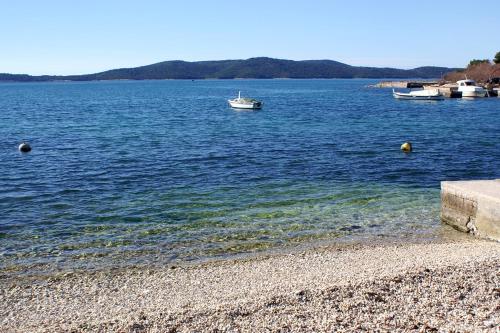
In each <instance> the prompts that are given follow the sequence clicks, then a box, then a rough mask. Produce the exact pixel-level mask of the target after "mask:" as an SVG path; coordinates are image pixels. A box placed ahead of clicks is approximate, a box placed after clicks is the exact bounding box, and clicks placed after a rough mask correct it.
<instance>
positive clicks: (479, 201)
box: [441, 179, 500, 241]
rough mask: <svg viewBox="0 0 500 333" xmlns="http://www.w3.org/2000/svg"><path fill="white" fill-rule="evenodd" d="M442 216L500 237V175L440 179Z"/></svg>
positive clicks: (461, 227) (470, 229)
mask: <svg viewBox="0 0 500 333" xmlns="http://www.w3.org/2000/svg"><path fill="white" fill-rule="evenodd" d="M441 220H442V221H443V222H444V223H447V224H449V225H451V226H453V227H454V228H456V229H458V230H461V231H464V232H468V233H472V234H474V235H476V236H478V237H481V238H489V239H494V240H497V241H500V179H496V180H473V181H444V182H441Z"/></svg>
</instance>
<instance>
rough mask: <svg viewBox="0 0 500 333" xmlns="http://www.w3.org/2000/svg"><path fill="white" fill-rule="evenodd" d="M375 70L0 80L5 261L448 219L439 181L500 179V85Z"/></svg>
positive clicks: (395, 230) (428, 225) (291, 240)
mask: <svg viewBox="0 0 500 333" xmlns="http://www.w3.org/2000/svg"><path fill="white" fill-rule="evenodd" d="M373 82H374V81H370V80H232V81H224V80H219V81H217V80H214V81H194V82H193V81H142V82H132V81H130V82H129V81H121V82H90V83H63V82H61V83H35V84H7V83H3V84H0V271H7V272H8V271H19V270H23V269H28V270H30V269H36V268H37V267H38V268H39V267H51V268H62V267H63V268H64V267H70V268H85V267H100V266H109V265H111V266H116V265H129V264H141V263H166V262H177V261H189V260H197V259H204V258H213V257H217V256H225V255H228V254H234V253H247V252H254V251H257V250H262V249H268V248H276V247H280V246H286V245H290V244H303V243H307V242H314V241H317V240H338V239H345V238H346V237H356V236H358V237H371V236H373V237H381V236H384V235H402V236H403V235H408V234H422V235H426V234H429V235H430V234H432V233H434V232H436V230H437V229H439V228H442V227H441V226H440V222H439V204H440V200H439V182H440V181H441V180H454V179H479V178H500V99H495V98H487V99H478V100H472V101H471V100H462V99H447V100H445V101H436V102H414V101H398V100H395V99H393V98H392V96H391V93H390V90H386V89H373V88H366V85H367V84H370V83H373ZM238 90H241V91H242V95H244V96H251V97H255V98H258V99H261V100H263V101H264V109H263V110H261V111H236V110H232V109H231V108H229V107H228V106H227V103H226V100H227V99H228V98H232V97H234V96H235V95H237V93H238ZM22 140H28V141H29V142H30V143H31V144H32V146H33V151H32V152H31V153H29V154H21V153H20V152H18V150H17V145H18V144H19V143H20V142H21V141H22ZM404 141H411V142H412V143H413V146H414V152H413V153H411V154H404V153H402V152H401V151H400V150H399V147H400V145H401V144H402V143H403V142H404Z"/></svg>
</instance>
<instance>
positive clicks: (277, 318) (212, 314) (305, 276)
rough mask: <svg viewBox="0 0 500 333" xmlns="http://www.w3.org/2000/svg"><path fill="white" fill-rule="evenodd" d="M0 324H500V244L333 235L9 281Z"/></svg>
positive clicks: (462, 328)
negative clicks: (312, 243)
mask: <svg viewBox="0 0 500 333" xmlns="http://www.w3.org/2000/svg"><path fill="white" fill-rule="evenodd" d="M0 304H2V306H1V307H0V328H1V329H0V330H1V331H2V332H311V331H315V332H332V331H356V332H358V331H401V332H403V331H404V332H406V331H415V332H424V331H426V332H427V331H440V332H441V331H442V332H448V331H449V332H451V331H453V332H498V330H499V325H500V243H498V242H491V241H484V240H474V239H469V238H467V239H462V240H460V241H442V242H434V243H425V244H422V243H420V244H419V243H414V244H404V243H400V244H385V245H384V244H371V245H370V244H361V245H360V244H350V245H346V244H344V245H338V246H324V247H318V248H314V249H307V250H300V251H295V252H290V253H282V254H263V255H261V256H258V257H255V258H247V259H238V260H222V261H212V262H208V263H199V264H196V265H185V266H165V267H157V268H151V269H148V268H140V269H139V268H136V269H126V270H101V271H95V272H87V273H71V272H67V273H64V274H58V275H52V276H43V277H36V276H26V277H4V278H2V280H0Z"/></svg>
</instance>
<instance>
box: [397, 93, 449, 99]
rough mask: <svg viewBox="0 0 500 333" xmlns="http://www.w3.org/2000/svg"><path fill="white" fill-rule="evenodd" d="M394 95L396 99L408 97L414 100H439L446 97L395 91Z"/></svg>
mask: <svg viewBox="0 0 500 333" xmlns="http://www.w3.org/2000/svg"><path fill="white" fill-rule="evenodd" d="M392 95H393V96H394V98H396V99H407V100H414V101H439V100H442V99H444V97H443V95H429V96H415V95H410V94H403V93H396V92H395V93H393V94H392Z"/></svg>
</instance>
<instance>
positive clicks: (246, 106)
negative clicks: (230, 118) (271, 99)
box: [228, 101, 262, 110]
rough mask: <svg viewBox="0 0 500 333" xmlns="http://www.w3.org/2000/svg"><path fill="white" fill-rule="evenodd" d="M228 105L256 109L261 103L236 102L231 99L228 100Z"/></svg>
mask: <svg viewBox="0 0 500 333" xmlns="http://www.w3.org/2000/svg"><path fill="white" fill-rule="evenodd" d="M228 103H229V105H230V106H231V107H232V108H234V109H247V110H256V109H261V108H262V103H249V104H247V103H238V102H233V101H228Z"/></svg>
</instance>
